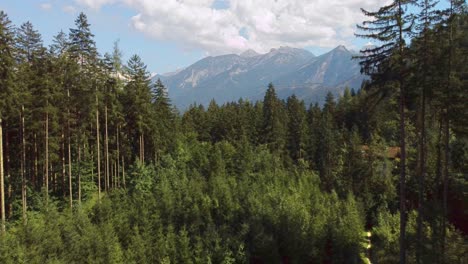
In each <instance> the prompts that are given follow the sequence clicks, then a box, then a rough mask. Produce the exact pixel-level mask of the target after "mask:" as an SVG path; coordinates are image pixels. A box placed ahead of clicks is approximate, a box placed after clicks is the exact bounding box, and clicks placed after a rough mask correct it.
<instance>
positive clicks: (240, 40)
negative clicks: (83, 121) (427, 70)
mask: <svg viewBox="0 0 468 264" xmlns="http://www.w3.org/2000/svg"><path fill="white" fill-rule="evenodd" d="M387 2H388V0H2V1H1V2H0V9H1V10H3V11H5V12H6V13H7V14H8V16H9V18H10V20H12V22H13V23H14V24H15V25H17V26H19V25H21V24H22V23H24V22H26V21H30V22H31V23H32V24H33V25H34V27H35V28H36V29H37V30H38V31H39V32H40V33H41V34H42V37H43V40H44V43H45V44H46V45H49V44H50V43H51V42H52V39H53V36H55V35H56V34H57V33H58V32H59V31H60V30H63V31H64V32H66V33H68V32H69V29H70V28H74V27H75V26H74V20H75V19H76V17H77V16H78V14H79V13H80V12H84V13H85V14H86V15H87V16H88V21H89V23H90V24H91V31H92V33H93V34H94V35H95V41H96V45H97V48H98V50H99V52H100V53H105V52H111V51H112V47H113V45H114V42H115V41H119V46H120V49H121V50H122V51H123V53H124V60H126V59H128V58H129V57H130V56H131V55H133V54H138V55H139V56H140V57H141V58H142V59H143V61H144V62H145V63H146V64H147V65H148V71H149V72H151V73H166V72H171V71H175V70H177V69H180V68H183V67H186V66H188V65H190V64H192V63H194V62H195V61H197V60H199V59H202V58H203V57H206V56H215V55H221V54H229V53H241V52H243V51H245V50H247V49H253V50H255V51H257V52H259V53H265V52H268V51H269V50H270V49H271V48H278V47H280V46H290V47H296V48H304V49H307V50H309V51H311V52H312V53H314V54H315V55H320V54H323V53H325V52H327V51H329V50H331V49H333V48H335V47H336V46H338V45H345V46H346V47H348V48H349V49H356V50H357V49H359V48H361V47H362V46H363V45H365V44H366V43H367V42H368V41H367V40H364V39H359V38H356V37H354V33H355V31H356V24H359V23H361V22H362V21H363V20H364V16H363V15H362V13H361V11H360V8H361V7H362V8H364V9H366V10H377V8H378V7H380V6H382V5H384V4H385V3H387Z"/></svg>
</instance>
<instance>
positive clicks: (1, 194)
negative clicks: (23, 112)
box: [0, 117, 6, 234]
mask: <svg viewBox="0 0 468 264" xmlns="http://www.w3.org/2000/svg"><path fill="white" fill-rule="evenodd" d="M3 173H4V172H3V130H2V118H1V117H0V199H1V202H2V204H1V216H2V234H4V233H5V222H6V215H5V181H4V180H5V178H4V175H3Z"/></svg>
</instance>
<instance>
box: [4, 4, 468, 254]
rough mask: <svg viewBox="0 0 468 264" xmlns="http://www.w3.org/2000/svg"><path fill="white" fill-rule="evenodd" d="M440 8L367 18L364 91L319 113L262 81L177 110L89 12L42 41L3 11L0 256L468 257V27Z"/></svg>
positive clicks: (460, 7) (461, 10)
mask: <svg viewBox="0 0 468 264" xmlns="http://www.w3.org/2000/svg"><path fill="white" fill-rule="evenodd" d="M449 4H450V5H449V8H447V9H445V10H437V9H436V2H435V1H433V0H419V1H403V0H400V1H391V3H389V5H387V6H384V7H382V8H380V10H378V11H367V10H363V13H364V15H366V16H367V17H369V20H368V21H364V22H363V23H362V24H361V25H359V26H358V30H359V33H357V36H358V37H364V38H370V39H372V40H374V41H375V42H376V43H378V44H376V46H373V47H370V48H369V47H368V48H367V49H366V50H363V51H361V53H360V54H361V55H360V56H358V57H357V58H356V59H359V60H360V62H361V66H362V71H363V73H366V74H368V75H369V80H368V81H365V82H364V83H363V84H362V87H361V89H359V90H353V89H346V90H345V91H344V92H343V94H342V95H340V96H339V97H338V98H335V96H334V95H333V94H331V93H330V94H328V95H327V97H326V100H325V104H324V105H323V107H321V106H319V105H318V104H312V105H309V106H306V105H305V104H304V102H303V101H301V100H300V99H298V98H297V97H296V96H294V95H293V96H291V97H289V98H287V99H286V100H282V99H280V98H279V97H278V95H277V94H276V91H275V87H274V84H271V83H270V84H269V85H268V90H267V91H266V94H265V97H264V100H263V101H258V102H250V101H246V100H242V99H241V100H239V101H237V102H231V103H226V104H223V105H218V104H217V103H216V102H215V101H214V100H213V101H211V103H210V104H209V105H208V106H203V105H198V104H193V105H192V106H190V107H189V109H188V110H187V111H185V112H184V113H180V112H179V111H178V110H177V109H175V108H174V107H173V106H172V105H171V101H170V99H169V97H168V93H167V89H166V88H165V86H164V84H163V83H162V82H161V81H159V80H158V81H157V82H154V83H152V82H150V75H149V73H148V71H147V69H146V65H145V63H144V62H143V61H142V59H141V58H140V57H139V56H138V55H133V56H132V57H131V58H130V59H129V60H128V62H126V63H124V62H123V61H122V51H121V50H120V49H119V46H118V42H116V43H115V45H114V50H113V52H112V53H106V54H104V55H102V54H99V52H98V50H97V49H96V45H95V42H94V39H93V38H94V35H93V33H92V30H91V25H90V24H89V23H88V21H87V17H86V15H85V14H83V13H81V14H80V15H79V16H78V17H77V18H76V20H75V27H74V28H72V29H70V30H69V32H63V31H61V32H59V33H58V34H57V35H56V36H55V37H54V41H53V44H52V45H50V46H49V47H46V46H44V44H43V42H42V38H41V35H40V33H39V32H38V31H37V30H36V29H35V28H34V26H33V25H32V24H31V23H30V22H25V23H24V24H22V25H19V26H16V25H13V24H12V23H11V21H10V20H9V18H8V15H7V14H6V13H4V12H3V11H1V12H0V176H1V178H0V183H1V186H0V189H1V197H0V202H1V220H2V223H1V233H0V262H1V263H278V262H281V263H369V261H371V262H373V263H397V262H400V263H406V262H408V263H465V262H466V261H467V260H468V258H467V250H468V248H467V243H466V239H467V232H468V229H467V225H466V223H467V221H468V219H467V215H466V190H467V188H468V186H467V181H466V177H467V175H468V107H467V102H468V15H467V7H466V3H465V2H464V1H460V0H451V1H449ZM408 5H415V6H416V7H417V8H412V9H408ZM407 10H418V11H417V12H416V11H414V12H413V13H411V12H408V11H407Z"/></svg>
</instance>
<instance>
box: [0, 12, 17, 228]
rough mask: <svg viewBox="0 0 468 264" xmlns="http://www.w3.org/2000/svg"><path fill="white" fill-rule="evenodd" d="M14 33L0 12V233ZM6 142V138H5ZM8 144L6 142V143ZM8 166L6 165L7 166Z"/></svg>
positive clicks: (12, 80) (12, 87)
mask: <svg viewBox="0 0 468 264" xmlns="http://www.w3.org/2000/svg"><path fill="white" fill-rule="evenodd" d="M13 43H14V32H13V26H12V25H11V21H10V19H9V18H8V16H7V14H6V13H4V12H3V11H0V61H1V62H2V63H0V131H2V135H0V143H1V145H2V146H0V198H1V206H0V207H1V221H2V223H1V225H2V227H1V228H2V232H3V233H4V232H5V222H6V212H5V170H4V163H5V162H8V159H6V160H5V159H4V158H3V129H4V128H5V127H4V120H5V119H6V116H7V113H9V112H11V111H12V107H13V105H15V103H14V101H15V97H14V94H15V92H14V72H13V69H14V65H15V61H14V57H13ZM7 140H8V137H7ZM7 144H8V142H7ZM7 166H8V164H7Z"/></svg>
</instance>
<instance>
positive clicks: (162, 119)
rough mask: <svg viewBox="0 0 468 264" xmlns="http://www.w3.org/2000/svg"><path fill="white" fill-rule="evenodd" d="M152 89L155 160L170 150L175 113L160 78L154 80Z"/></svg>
mask: <svg viewBox="0 0 468 264" xmlns="http://www.w3.org/2000/svg"><path fill="white" fill-rule="evenodd" d="M152 90H153V91H154V92H153V99H152V101H153V107H154V114H155V118H156V122H155V129H156V131H154V133H153V135H154V136H155V139H154V143H155V151H156V153H155V160H158V157H160V156H161V154H162V153H163V152H165V151H168V150H170V149H171V148H172V147H173V146H174V144H175V142H174V141H173V139H174V137H173V136H171V135H172V134H173V133H174V132H175V129H176V127H175V114H174V112H173V109H172V106H171V101H170V99H169V96H168V94H167V89H166V87H164V85H163V83H162V82H161V80H160V79H158V80H157V81H156V83H155V84H154V86H153V88H152Z"/></svg>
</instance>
